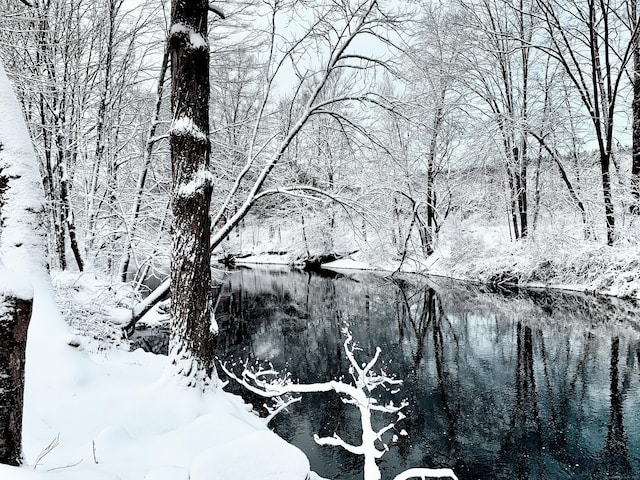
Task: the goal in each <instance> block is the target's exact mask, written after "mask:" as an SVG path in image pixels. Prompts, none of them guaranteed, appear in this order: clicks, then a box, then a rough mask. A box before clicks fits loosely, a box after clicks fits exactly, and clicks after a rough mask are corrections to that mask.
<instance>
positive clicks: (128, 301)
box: [52, 271, 138, 350]
mask: <svg viewBox="0 0 640 480" xmlns="http://www.w3.org/2000/svg"><path fill="white" fill-rule="evenodd" d="M52 281H53V288H54V291H55V295H56V300H57V303H58V305H59V307H60V310H61V311H62V314H63V316H64V318H65V321H66V322H67V323H68V324H69V325H70V326H71V327H72V328H73V330H74V332H75V333H76V334H77V335H78V336H79V337H82V341H80V342H79V341H78V339H76V340H75V341H74V342H75V343H74V345H76V346H79V345H80V344H82V346H83V347H85V348H90V349H96V350H105V349H108V348H111V347H116V348H123V349H126V350H128V349H129V344H128V342H127V340H126V339H125V337H124V334H123V330H122V323H123V322H125V321H126V320H128V319H129V318H130V317H131V308H132V307H133V305H134V304H135V302H136V301H138V299H137V297H136V295H135V294H134V292H133V289H132V288H131V287H130V286H129V285H128V284H124V283H120V282H116V283H112V282H109V281H108V280H104V279H98V278H97V277H95V276H94V275H92V274H90V273H82V274H78V273H77V272H76V273H74V272H59V271H54V272H52Z"/></svg>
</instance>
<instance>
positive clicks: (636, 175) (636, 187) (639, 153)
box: [629, 0, 640, 215]
mask: <svg viewBox="0 0 640 480" xmlns="http://www.w3.org/2000/svg"><path fill="white" fill-rule="evenodd" d="M629 3H630V4H631V17H632V23H631V24H632V25H633V29H634V30H636V29H637V28H638V27H637V25H638V6H637V0H632V1H631V2H629ZM631 112H632V117H633V129H632V133H631V136H632V144H631V194H632V196H633V199H632V203H631V206H630V212H631V213H632V214H634V215H640V42H639V41H638V35H636V37H635V39H634V42H633V101H632V102H631Z"/></svg>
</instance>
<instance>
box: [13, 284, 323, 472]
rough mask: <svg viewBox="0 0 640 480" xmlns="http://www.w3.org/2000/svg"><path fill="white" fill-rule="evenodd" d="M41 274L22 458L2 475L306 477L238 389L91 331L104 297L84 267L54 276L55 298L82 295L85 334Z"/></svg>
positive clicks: (295, 455)
mask: <svg viewBox="0 0 640 480" xmlns="http://www.w3.org/2000/svg"><path fill="white" fill-rule="evenodd" d="M43 280H44V279H40V280H39V281H37V283H36V285H35V304H34V313H33V319H32V323H31V327H30V330H29V341H28V347H27V374H26V387H25V410H24V438H23V442H24V456H25V465H24V466H23V467H21V468H15V467H8V466H4V465H0V478H1V479H3V480H32V479H45V480H46V479H52V480H76V479H78V480H93V479H95V480H116V479H120V480H127V479H131V480H134V479H135V480H141V479H145V480H165V479H166V480H183V479H184V480H187V479H190V480H214V479H221V480H222V479H224V480H234V479H238V480H240V479H243V480H244V479H248V478H260V479H273V480H276V479H278V480H288V479H291V480H304V479H305V478H307V475H309V474H310V472H309V462H308V460H307V458H306V457H305V455H304V454H303V453H302V452H301V451H300V450H298V449H297V448H295V447H293V446H291V445H290V444H288V443H286V442H284V441H283V440H282V439H280V438H279V437H278V436H276V435H275V434H274V433H272V432H270V431H269V430H268V429H267V428H266V426H265V425H264V423H263V422H262V420H260V419H259V418H257V417H256V416H254V415H253V414H252V413H250V412H249V407H248V406H247V405H246V404H244V403H243V402H242V400H241V399H239V398H238V397H235V396H233V395H230V394H227V393H225V392H223V391H222V390H216V391H211V392H206V393H201V392H199V391H196V390H194V389H189V388H186V387H183V386H182V385H180V383H179V382H178V381H176V379H175V378H172V377H170V376H167V375H165V373H164V372H165V366H166V362H167V358H166V357H163V356H158V355H153V354H149V353H145V352H142V351H141V350H138V351H134V352H128V351H126V350H125V349H123V348H119V347H118V346H117V345H115V346H114V345H113V342H112V340H109V341H108V342H107V343H105V342H104V340H102V339H94V338H92V336H93V335H94V334H95V333H96V332H98V335H96V336H99V335H101V333H100V332H102V331H103V330H104V328H103V327H100V326H98V327H95V326H91V325H90V323H91V322H92V321H94V322H95V323H97V324H99V323H101V321H102V320H103V319H101V318H100V311H99V310H96V308H95V305H96V304H103V305H105V304H106V305H108V303H105V299H100V298H95V297H94V296H93V292H95V291H97V290H94V289H93V288H92V285H91V284H92V283H95V282H91V279H90V276H88V275H85V276H83V277H79V278H78V277H77V276H76V278H75V279H74V278H73V276H67V277H63V278H62V279H58V281H57V285H58V287H60V288H61V289H62V298H63V299H66V300H65V301H66V302H69V300H70V298H71V299H72V300H75V301H77V302H78V304H77V305H76V312H77V311H82V310H83V307H82V305H84V311H85V312H86V315H87V318H86V321H87V325H86V328H85V330H84V331H83V332H82V333H83V334H82V335H78V334H74V333H73V332H72V331H71V328H70V327H69V326H67V325H66V324H65V322H64V321H63V318H62V316H61V313H60V311H59V309H58V307H57V305H56V303H55V301H54V297H53V294H52V290H51V287H50V286H49V285H47V283H46V281H43ZM92 304H93V306H92ZM67 305H68V304H67ZM78 305H79V307H78ZM107 310H108V309H103V311H107ZM92 316H93V317H95V318H93V320H92ZM76 329H77V330H82V329H78V328H76ZM49 446H50V447H49ZM310 478H317V477H315V476H312V477H310Z"/></svg>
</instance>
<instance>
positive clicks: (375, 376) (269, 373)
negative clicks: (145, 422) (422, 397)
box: [220, 327, 457, 480]
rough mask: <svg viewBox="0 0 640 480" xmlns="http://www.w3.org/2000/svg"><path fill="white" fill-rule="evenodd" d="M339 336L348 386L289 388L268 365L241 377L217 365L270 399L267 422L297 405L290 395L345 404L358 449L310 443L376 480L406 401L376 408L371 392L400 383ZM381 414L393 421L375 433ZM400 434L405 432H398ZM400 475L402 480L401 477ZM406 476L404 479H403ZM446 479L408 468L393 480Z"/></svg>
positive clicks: (438, 472) (327, 441) (443, 473)
mask: <svg viewBox="0 0 640 480" xmlns="http://www.w3.org/2000/svg"><path fill="white" fill-rule="evenodd" d="M342 333H343V334H344V336H345V341H344V351H345V353H346V357H347V359H348V360H349V374H350V375H351V380H352V381H351V383H345V381H343V380H332V381H330V382H322V383H310V384H299V383H293V381H292V380H291V376H290V374H286V375H284V376H283V375H281V374H280V372H278V371H277V370H275V369H274V368H273V366H271V365H270V366H269V368H266V369H265V368H262V367H257V368H251V367H249V366H248V365H247V363H244V364H242V372H241V373H240V374H236V373H234V372H233V370H232V368H233V367H234V366H235V364H234V365H232V366H231V367H229V366H228V365H227V364H226V363H224V362H221V363H220V366H221V368H222V370H223V371H224V372H225V373H226V374H227V375H228V376H229V378H232V379H233V380H235V381H236V382H238V383H239V384H240V385H242V386H243V387H245V388H246V389H247V390H249V391H250V392H253V393H255V394H257V395H260V396H262V397H266V398H272V399H275V400H276V403H275V405H274V406H273V407H271V408H270V409H269V416H268V417H267V418H268V420H267V421H269V420H270V419H271V418H273V416H274V415H276V414H277V413H278V412H280V411H282V410H283V409H284V408H286V407H287V406H288V405H291V404H292V403H294V402H296V401H299V400H300V397H296V396H295V395H296V394H300V393H318V392H329V391H334V392H336V393H338V394H339V395H340V396H341V397H342V401H343V402H344V403H346V404H350V405H354V406H355V407H356V408H358V410H359V412H360V425H361V429H362V433H361V444H360V445H352V444H350V443H347V442H346V441H345V440H343V439H342V438H341V437H340V436H339V435H338V434H337V433H334V434H333V436H331V437H319V436H318V435H315V436H314V440H315V441H316V443H317V444H318V445H332V446H339V447H342V448H344V449H345V450H347V451H348V452H351V453H353V454H356V455H362V456H363V457H364V480H380V478H381V474H380V468H379V467H378V464H377V461H378V459H380V458H381V457H382V456H383V455H384V453H385V452H386V451H387V450H388V449H389V447H388V444H387V443H386V442H385V437H386V438H389V435H385V434H390V432H391V431H393V430H394V429H395V427H396V422H398V421H400V420H402V419H403V418H405V417H404V414H403V413H402V409H403V408H405V407H406V406H407V405H408V403H407V401H406V400H402V401H400V403H399V404H395V403H394V402H393V401H390V402H388V403H387V404H384V405H383V404H379V403H378V400H377V399H376V398H374V397H373V391H374V390H376V389H377V388H379V387H380V388H383V389H384V390H386V391H390V392H391V393H392V394H396V393H398V392H399V389H397V388H396V387H397V386H398V385H400V384H402V380H398V379H396V378H393V377H392V376H390V375H388V374H387V373H386V372H385V371H384V370H383V369H382V368H381V369H379V372H377V371H374V369H373V367H374V366H375V365H376V363H377V362H378V359H379V357H380V353H381V350H380V348H379V347H378V348H376V353H375V355H374V356H373V358H372V359H371V360H370V361H369V362H368V363H362V364H360V363H359V362H358V361H357V359H356V358H355V352H356V351H357V350H359V348H358V345H357V343H355V342H354V341H353V335H352V334H351V331H350V330H349V329H348V328H347V327H345V328H343V330H342ZM374 412H382V413H387V414H396V416H397V418H396V420H394V421H391V422H389V423H388V424H387V425H385V426H384V427H382V428H380V429H376V428H374V426H373V421H372V420H373V418H372V417H373V413H374ZM400 434H401V435H406V434H407V433H406V432H405V431H404V430H402V431H401V432H400ZM397 438H398V437H397V435H395V434H394V435H392V436H391V437H390V439H391V441H392V442H393V441H396V440H397ZM402 475H405V476H402ZM407 475H409V476H407ZM420 476H422V477H429V476H431V477H450V478H453V479H455V480H457V478H456V476H455V475H454V473H453V471H452V470H450V469H428V468H420V469H411V470H407V471H406V472H403V473H401V474H400V475H399V476H397V477H396V479H397V480H403V479H409V478H413V477H418V478H420Z"/></svg>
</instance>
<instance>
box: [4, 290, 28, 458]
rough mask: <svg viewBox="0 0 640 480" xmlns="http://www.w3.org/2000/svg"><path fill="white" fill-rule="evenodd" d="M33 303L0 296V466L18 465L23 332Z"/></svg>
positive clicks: (23, 361) (23, 349)
mask: <svg viewBox="0 0 640 480" xmlns="http://www.w3.org/2000/svg"><path fill="white" fill-rule="evenodd" d="M32 305H33V300H32V299H28V300H23V299H21V298H16V297H14V296H9V295H7V296H4V295H3V294H0V463H5V464H8V465H16V466H17V465H20V463H21V462H22V406H23V400H24V366H25V350H26V347H27V329H28V327H29V321H30V319H31V307H32Z"/></svg>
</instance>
